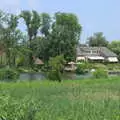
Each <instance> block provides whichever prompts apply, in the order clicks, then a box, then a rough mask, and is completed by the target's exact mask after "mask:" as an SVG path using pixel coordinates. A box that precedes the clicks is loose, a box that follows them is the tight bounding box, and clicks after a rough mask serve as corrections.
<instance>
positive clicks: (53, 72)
mask: <svg viewBox="0 0 120 120" xmlns="http://www.w3.org/2000/svg"><path fill="white" fill-rule="evenodd" d="M64 62H65V61H64V57H63V56H62V55H60V56H56V57H53V58H51V59H50V60H49V67H50V70H49V72H48V79H50V80H58V81H59V82H60V81H61V80H62V78H61V77H62V73H63V69H64Z"/></svg>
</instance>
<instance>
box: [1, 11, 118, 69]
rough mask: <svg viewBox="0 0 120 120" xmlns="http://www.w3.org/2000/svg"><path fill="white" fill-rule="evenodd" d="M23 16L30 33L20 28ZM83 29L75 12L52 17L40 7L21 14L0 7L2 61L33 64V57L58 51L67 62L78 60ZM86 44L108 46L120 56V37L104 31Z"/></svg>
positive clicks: (7, 64)
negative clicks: (109, 38) (110, 36)
mask: <svg viewBox="0 0 120 120" xmlns="http://www.w3.org/2000/svg"><path fill="white" fill-rule="evenodd" d="M21 19H22V21H24V23H23V24H24V25H25V26H26V32H27V34H25V33H24V32H23V31H21V30H20V29H19V28H18V25H19V24H20V22H21ZM21 27H22V26H21ZM81 32H82V25H81V24H80V23H79V20H78V18H77V16H76V15H74V14H72V13H61V12H57V13H55V14H54V16H53V17H52V16H50V15H49V14H48V13H38V12H37V11H21V13H20V14H19V15H14V14H9V13H5V12H3V11H0V56H1V57H0V63H1V65H5V66H11V67H16V66H27V67H31V68H32V66H33V63H34V58H39V59H41V60H43V61H44V63H48V61H49V59H50V58H51V57H56V56H59V55H62V56H63V57H64V59H65V61H67V62H69V61H75V59H76V47H77V46H78V44H79V40H80V35H81ZM86 44H88V45H89V46H105V47H108V48H109V49H111V50H112V51H113V52H115V53H116V54H117V55H118V57H119V59H120V41H113V42H112V43H109V42H108V41H107V40H106V38H105V36H104V35H103V33H102V32H98V33H95V34H94V35H93V36H91V37H89V38H88V41H87V42H86Z"/></svg>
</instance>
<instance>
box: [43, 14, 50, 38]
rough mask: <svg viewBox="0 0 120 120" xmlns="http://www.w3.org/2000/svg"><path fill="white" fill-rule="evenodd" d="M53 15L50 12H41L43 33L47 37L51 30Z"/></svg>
mask: <svg viewBox="0 0 120 120" xmlns="http://www.w3.org/2000/svg"><path fill="white" fill-rule="evenodd" d="M50 27H51V17H50V15H49V14H48V13H42V14H41V33H42V34H43V35H44V36H45V37H47V36H48V35H49V32H50Z"/></svg>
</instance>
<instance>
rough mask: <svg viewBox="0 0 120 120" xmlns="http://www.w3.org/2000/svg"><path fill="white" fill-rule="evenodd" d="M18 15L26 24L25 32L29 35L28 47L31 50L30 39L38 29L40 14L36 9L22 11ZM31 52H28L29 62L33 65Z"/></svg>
mask: <svg viewBox="0 0 120 120" xmlns="http://www.w3.org/2000/svg"><path fill="white" fill-rule="evenodd" d="M20 17H22V18H23V19H24V21H25V23H26V26H27V33H28V37H29V48H30V50H31V51H32V50H33V49H32V44H31V42H32V40H35V39H36V36H37V33H38V30H39V28H40V25H41V19H40V15H39V14H38V13H37V12H36V11H32V12H30V11H22V12H21V14H20ZM32 56H33V55H32V53H30V54H29V64H30V65H31V67H32V65H33V59H32Z"/></svg>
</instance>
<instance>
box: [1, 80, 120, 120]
mask: <svg viewBox="0 0 120 120" xmlns="http://www.w3.org/2000/svg"><path fill="white" fill-rule="evenodd" d="M0 120H120V78H108V79H93V80H92V79H89V80H68V81H62V82H61V83H58V82H51V81H32V82H27V81H25V82H16V83H11V82H10V83H0Z"/></svg>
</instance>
